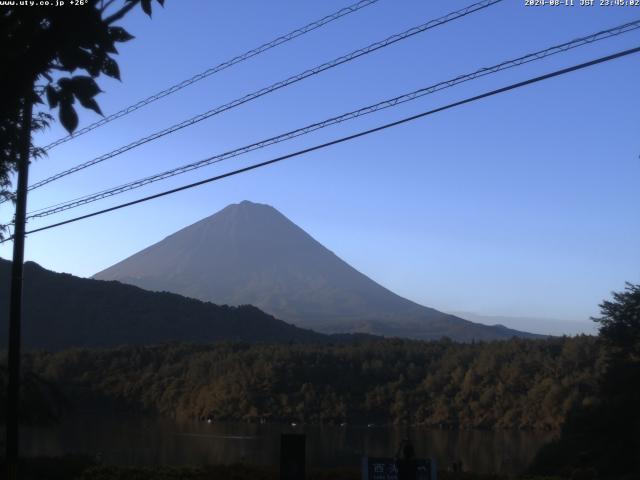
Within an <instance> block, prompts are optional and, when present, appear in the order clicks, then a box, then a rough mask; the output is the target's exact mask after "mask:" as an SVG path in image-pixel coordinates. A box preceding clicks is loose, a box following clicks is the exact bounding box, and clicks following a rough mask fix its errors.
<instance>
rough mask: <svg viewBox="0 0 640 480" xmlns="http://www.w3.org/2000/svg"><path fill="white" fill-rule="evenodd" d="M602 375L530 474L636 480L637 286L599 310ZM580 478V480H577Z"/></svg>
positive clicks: (639, 394)
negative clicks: (562, 473)
mask: <svg viewBox="0 0 640 480" xmlns="http://www.w3.org/2000/svg"><path fill="white" fill-rule="evenodd" d="M600 309H601V314H602V316H601V317H599V318H594V319H593V320H594V321H596V322H598V323H600V329H599V341H600V342H601V344H602V346H603V349H604V355H605V370H604V372H603V373H602V375H601V376H600V378H599V381H598V392H597V398H596V399H595V401H590V402H588V403H586V404H585V402H583V404H582V405H579V406H578V407H577V408H575V409H574V410H573V411H572V412H571V413H570V415H569V416H568V418H567V421H566V423H565V425H564V427H563V429H562V434H561V436H560V439H559V440H558V441H557V442H554V443H552V444H551V445H549V446H548V447H546V448H545V449H543V450H542V451H541V452H540V454H539V455H538V458H537V459H536V461H535V462H534V472H537V473H558V470H564V471H565V472H567V473H569V472H571V471H573V472H580V473H579V474H580V475H582V474H584V473H585V472H590V471H591V472H594V474H595V472H596V471H597V473H598V476H599V478H616V479H621V478H625V479H626V478H629V479H631V478H640V285H633V284H631V283H627V285H626V288H625V290H624V291H623V292H614V293H613V299H612V300H605V301H604V302H602V303H601V304H600ZM580 478H582V477H580Z"/></svg>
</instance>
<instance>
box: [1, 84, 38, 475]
mask: <svg viewBox="0 0 640 480" xmlns="http://www.w3.org/2000/svg"><path fill="white" fill-rule="evenodd" d="M31 95H32V92H31V88H30V89H29V90H27V91H26V93H25V95H24V104H23V106H22V108H23V111H22V129H21V135H22V138H21V139H20V140H21V142H20V143H21V145H20V152H19V156H18V165H17V167H18V168H17V170H18V187H17V191H16V214H15V219H14V230H13V263H12V264H11V298H10V303H9V385H8V389H7V390H8V398H7V478H8V479H9V480H17V479H18V457H19V437H18V433H19V432H18V416H19V410H20V326H21V323H22V274H23V263H24V232H25V223H26V215H27V185H28V182H29V154H30V149H31V115H32V112H31V109H32V106H33V102H32V100H31Z"/></svg>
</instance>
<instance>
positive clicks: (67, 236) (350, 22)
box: [0, 0, 640, 320]
mask: <svg viewBox="0 0 640 480" xmlns="http://www.w3.org/2000/svg"><path fill="white" fill-rule="evenodd" d="M468 3H471V2H465V1H459V0H447V1H395V0H380V1H379V2H378V3H377V4H376V5H374V6H371V7H368V8H366V9H364V10H362V11H361V12H358V13H356V14H353V15H349V16H347V17H345V18H343V19H341V20H339V21H337V22H334V23H332V24H331V25H329V26H327V27H324V28H322V29H320V30H317V31H315V32H313V33H310V34H308V35H305V36H304V37H302V38H299V39H296V40H294V41H293V42H291V43H289V44H287V45H285V46H281V47H278V48H277V49H274V50H272V51H270V52H268V53H266V54H263V55H261V56H259V57H258V58H255V59H253V60H251V61H248V62H245V63H243V64H241V65H238V66H235V67H233V68H231V69H229V70H226V71H224V72H223V73H220V74H217V75H214V76H213V77H210V78H209V79H207V80H204V81H202V82H200V83H198V84H196V85H195V86H192V87H189V88H188V89H185V90H183V91H181V92H180V93H178V94H175V95H172V96H171V97H169V98H166V99H164V100H162V101H159V102H157V103H155V104H154V105H152V106H150V107H148V108H145V109H143V110H140V111H138V112H136V113H134V114H132V115H130V116H128V117H126V118H124V119H120V120H118V121H115V122H113V123H111V124H109V125H108V126H106V127H104V128H101V129H99V130H97V131H95V132H92V133H90V134H87V135H85V136H83V137H81V138H78V139H76V140H74V141H72V142H69V143H67V144H65V145H63V146H60V147H58V148H56V149H54V150H52V151H51V153H50V156H49V158H46V159H44V160H41V161H38V162H37V163H35V164H34V165H33V166H32V169H31V182H32V183H33V182H35V181H37V180H39V179H42V178H45V177H47V176H49V175H51V174H53V173H56V172H57V171H59V170H61V169H64V168H68V167H70V166H72V165H75V164H77V163H80V162H83V161H86V160H89V159H91V158H93V157H95V156H97V155H100V154H102V153H106V152H108V151H110V150H112V149H114V148H116V147H118V146H120V145H123V144H125V143H129V142H130V141H132V140H135V139H137V138H138V137H141V136H144V135H146V134H148V133H151V132H153V131H155V130H158V129H161V128H164V127H166V126H168V125H170V124H173V123H176V122H178V121H181V120H183V119H186V118H188V117H190V116H192V115H195V114H197V113H201V112H203V111H205V110H208V109H210V108H212V107H215V106H218V105H221V104H223V103H227V102H228V101H231V100H233V99H236V98H238V97H240V96H243V95H245V94H247V93H250V92H252V91H254V90H256V89H259V88H261V87H263V86H267V85H269V84H271V83H273V82H275V81H278V80H281V79H284V78H286V77H288V76H290V75H292V74H296V73H298V72H300V71H302V70H305V69H307V68H309V67H313V66H315V65H317V64H320V63H323V62H325V61H327V60H331V59H333V58H334V57H337V56H339V55H342V54H344V53H347V52H350V51H351V50H354V49H355V48H358V47H361V46H364V45H367V44H369V43H371V42H373V41H377V40H380V39H382V38H384V37H386V36H388V35H390V34H393V33H396V32H399V31H402V30H405V29H407V28H409V27H412V26H414V25H417V24H419V23H423V22H425V21H427V20H429V19H432V18H436V17H439V16H441V15H443V14H446V13H448V12H450V11H452V10H455V9H457V8H461V7H463V6H465V5H467V4H468ZM575 3H578V4H579V3H580V2H579V0H576V1H575ZM348 4H349V2H348V1H328V0H324V1H315V2H310V1H305V2H302V1H271V2H264V1H242V2H239V1H226V0H225V1H223V0H218V1H215V2H203V1H200V0H179V1H178V0H168V1H167V4H166V8H165V9H164V10H161V9H159V8H158V7H157V5H156V4H154V7H155V12H154V17H153V19H152V20H149V19H148V18H147V17H146V16H144V15H143V14H142V13H141V12H135V14H133V15H131V16H130V17H129V18H127V19H126V22H125V23H124V26H126V28H127V29H128V30H129V31H130V32H131V33H133V34H134V35H135V36H136V37H137V38H136V40H134V41H131V42H129V43H128V44H126V45H121V47H120V48H119V49H120V57H119V63H120V67H121V71H122V77H123V82H122V83H119V82H117V81H110V80H108V79H100V84H101V86H102V88H103V90H104V91H105V93H103V94H101V95H100V96H99V97H98V101H99V103H100V105H101V106H102V109H103V111H104V112H106V113H111V112H114V111H116V110H118V109H120V108H122V107H124V106H126V105H128V104H131V103H133V102H135V101H137V100H139V99H141V98H143V97H145V96H147V95H149V94H151V93H155V92H156V91H158V90H161V89H163V88H165V87H167V86H169V85H171V84H173V83H176V82H178V81H180V80H182V79H184V78H187V77H189V76H191V75H193V74H195V73H198V72H200V71H202V70H204V69H206V68H208V67H210V66H213V65H215V64H218V63H220V62H221V61H224V60H226V59H228V58H230V57H232V56H235V55H237V54H239V53H242V52H244V51H245V50H248V49H250V48H252V47H255V46H257V45H259V44H261V43H263V42H265V41H268V40H270V39H272V38H274V37H275V36H277V35H280V34H282V33H285V32H288V31H290V30H292V29H294V28H296V27H298V26H301V25H304V24H306V23H308V22H310V21H312V20H315V19H317V18H319V17H322V16H324V15H326V14H328V13H331V12H333V11H335V10H337V9H339V8H341V7H343V6H346V5H348ZM639 17H640V8H633V7H599V6H594V7H580V6H574V7H565V6H560V7H548V6H546V7H525V6H524V0H506V1H505V2H503V3H502V4H498V5H496V6H493V7H491V8H489V9H486V10H484V11H482V12H479V13H477V14H474V15H471V16H469V17H466V18H464V19H461V20H458V21H455V22H452V23H450V24H447V25H445V26H441V27H438V28H437V29H434V30H431V31H429V32H426V33H423V34H420V35H418V36H415V37H413V38H412V39H409V40H406V41H403V42H400V43H399V44H396V45H394V46H391V47H388V48H386V49H384V50H383V51H379V52H376V53H373V54H371V55H368V56H366V57H364V58H361V59H359V60H356V61H354V62H351V63H349V64H347V65H343V66H340V67H337V68H335V69H333V70H330V71H328V72H325V73H323V74H321V75H319V76H316V77H314V78H311V79H308V80H305V81H303V82H300V83H298V84H296V85H294V86H292V87H289V88H286V89H283V90H280V91H278V92H276V93H273V94H271V95H268V96H266V97H263V98H261V99H259V100H256V101H254V102H251V103H249V104H245V105H243V106H241V107H239V108H236V109H234V110H232V111H230V112H227V113H224V114H222V115H219V116H216V117H214V118H212V119H209V120H206V121H204V122H202V123H200V124H198V125H197V126H194V127H191V128H188V129H185V130H183V131H181V132H179V133H177V134H174V135H171V136H169V137H165V138H163V139H161V140H158V141H156V142H153V143H151V144H148V145H146V146H144V147H141V148H138V149H136V150H134V151H132V152H128V153H126V154H124V155H121V156H119V157H117V158H115V159H112V160H109V161H107V162H105V163H103V164H102V165H100V166H96V167H94V168H91V169H88V170H85V171H83V172H82V173H79V174H76V175H73V176H69V177H67V178H66V179H64V180H62V181H59V182H56V183H54V184H51V185H48V186H46V187H44V188H42V189H39V190H36V191H34V192H33V193H32V194H31V195H30V198H29V207H30V210H31V209H35V208H40V207H45V206H48V205H49V204H52V203H58V202H60V201H64V200H67V199H70V198H74V197H77V196H80V195H84V194H87V193H91V192H94V191H97V190H102V189H104V188H108V187H110V186H114V185H118V184H121V183H124V182H126V181H129V180H134V179H137V178H139V177H141V176H144V175H148V174H151V173H154V172H157V171H160V170H164V169H167V168H171V167H174V166H178V165H181V164H183V163H188V162H191V161H194V160H198V159H200V158H203V157H206V156H209V155H213V154H215V153H220V152H223V151H226V150H229V149H232V148H235V147H239V146H242V145H245V144H247V143H251V142H253V141H256V140H260V139H262V138H266V137H268V136H271V135H275V134H278V133H281V132H284V131H287V130H290V129H292V128H295V127H298V126H302V125H306V124H308V123H312V122H314V121H318V120H322V119H324V118H326V117H329V116H333V115H336V114H340V113H343V112H346V111H348V110H352V109H355V108H358V107H360V106H364V105H367V104H370V103H374V102H376V101H379V100H383V99H385V98H387V97H391V96H395V95H398V94H402V93H405V92H408V91H411V90H414V89H416V88H419V87H422V86H427V85H430V84H432V83H435V82H438V81H440V80H446V79H448V78H451V77H454V76H457V75H459V74H463V73H467V72H470V71H473V70H476V69H477V68H480V67H484V66H489V65H492V64H494V63H498V62H500V61H502V60H507V59H510V58H512V57H516V56H520V55H523V54H526V53H529V52H531V51H534V50H538V49H541V48H544V47H547V46H551V45H554V44H557V43H562V42H564V41H568V40H571V39H573V38H575V37H578V36H583V35H586V34H589V33H592V32H595V31H597V30H601V29H604V28H608V27H611V26H615V25H617V24H620V23H623V22H626V21H630V20H634V19H637V18H639ZM638 45H640V32H632V33H630V34H626V35H624V36H621V37H618V38H615V39H610V40H606V41H603V42H600V43H598V44H596V45H590V46H587V47H585V48H581V49H579V50H577V51H571V52H569V53H567V54H562V55H558V56H555V57H552V58H550V59H546V60H543V61H541V62H536V63H533V64H531V65H527V66H524V67H520V68H517V69H513V70H510V71H508V72H502V73H500V74H498V75H493V76H491V77H488V78H485V79H481V80H479V81H474V82H470V83H467V84H465V85H461V86H459V87H456V88H454V89H450V90H446V91H443V92H440V93H437V94H435V95H430V96H427V97H424V98H422V99H420V100H418V101H415V102H411V103H409V104H406V105H403V106H400V107H398V108H394V109H390V110H387V111H385V112H382V113H379V114H375V115H372V116H369V117H367V118H361V119H358V120H357V121H353V122H349V123H347V124H343V125H340V126H336V127H332V128H329V129H326V130H324V131H321V132H317V133H315V134H312V135H308V136H305V137H302V138H300V139H298V140H295V141H292V142H286V143H284V144H281V145H279V146H277V147H275V148H270V149H265V150H262V151H260V152H257V153H254V154H251V155H248V156H246V157H242V158H237V159H234V160H229V161H227V162H225V163H223V164H220V165H217V166H214V167H208V168H206V169H203V170H199V171H196V172H193V173H190V174H187V175H182V176H179V177H176V178H174V179H172V180H169V181H165V182H160V183H157V184H154V185H153V186H150V187H147V188H145V189H141V190H137V191H134V192H131V193H128V194H126V195H120V196H117V197H115V198H113V199H111V200H109V201H102V202H98V203H95V204H93V205H91V206H88V207H86V208H82V209H76V210H72V211H70V212H67V213H66V214H63V215H57V216H52V217H48V218H46V219H43V220H40V221H34V222H31V224H30V225H29V227H30V228H36V227H38V226H43V225H46V224H48V223H51V222H53V221H54V220H55V221H60V220H63V219H65V218H70V217H73V216H76V215H78V214H80V213H87V212H90V211H93V210H94V209H96V208H104V207H106V206H109V205H113V204H116V203H120V202H122V201H124V200H130V199H134V198H138V197H139V196H142V195H146V194H149V193H153V192H157V191H161V190H164V189H167V188H170V187H173V186H177V185H181V184H184V183H188V182H190V181H194V180H197V179H200V178H205V177H208V176H211V175H213V174H216V173H221V172H224V171H226V170H228V169H232V168H237V167H238V166H242V165H247V164H248V163H250V162H255V161H262V160H265V159H268V158H271V157H273V156H276V155H278V154H282V153H285V152H289V151H293V150H296V149H299V148H302V147H305V146H309V145H313V144H316V143H321V142H323V141H327V140H329V139H332V138H335V137H338V136H342V135H345V134H349V133H353V132H356V131H359V130H361V129H364V128H368V127H371V126H375V125H378V124H381V123H385V122H388V121H392V120H395V119H398V118H401V117H403V116H406V115H410V114H414V113H417V112H420V111H423V110H427V109H430V108H433V107H436V106H439V105H443V104H445V103H448V102H451V101H454V100H458V99H462V98H464V97H466V96H470V95H474V94H478V93H481V92H483V91H485V90H489V89H492V88H496V87H498V86H502V85H506V84H508V83H511V82H514V81H517V80H521V79H525V78H528V77H530V76H534V75H537V74H541V73H544V72H548V71H552V70H554V69H557V68H560V67H564V66H568V65H572V64H574V63H578V62H581V61H585V60H587V59H591V58H595V57H597V56H601V55H604V54H608V53H612V52H615V51H618V50H622V49H625V48H631V47H634V46H638ZM639 73H640V55H636V56H632V57H627V58H624V59H621V60H617V61H614V62H610V63H608V64H605V65H601V66H597V67H594V68H591V69H589V70H586V71H581V72H578V73H573V74H570V75H568V76H566V77H562V78H558V79H553V80H551V81H548V82H545V83H541V84H537V85H534V86H530V87H527V88H525V89H520V90H518V91H514V92H510V93H507V94H504V95H500V96H499V97H494V98H490V99H486V100H483V101H480V102H476V103H474V104H471V105H467V106H463V107H460V108H457V109H455V110H450V111H448V112H444V113H441V114H438V115H435V116H432V117H429V118H426V119H422V120H419V121H416V122H413V123H411V124H408V125H404V126H400V127H397V128H395V129H392V130H387V131H385V132H383V133H380V134H377V135H374V136H369V137H367V138H363V139H359V140H356V141H353V142H350V143H348V144H343V145H340V146H336V147H332V148H329V149H326V150H323V151H320V152H316V153H313V154H310V155H306V156H304V157H300V158H297V159H294V160H290V161H287V162H285V163H281V164H279V165H277V166H272V167H268V168H265V169H261V170H259V171H253V172H251V173H249V174H245V175H243V176H239V177H234V178H230V179H226V180H224V181H221V182H218V183H214V184H210V185H207V186H204V187H200V188H197V189H192V190H190V191H187V192H183V193H179V194H177V195H173V196H171V197H165V198H163V199H160V200H156V201H154V202H152V203H147V204H144V205H139V206H135V207H132V208H129V209H126V210H121V211H118V212H114V213H110V214H107V215H103V216H100V217H96V218H93V219H90V220H86V221H82V222H79V223H76V224H73V225H69V226H64V227H61V228H57V229H52V230H49V231H47V232H43V233H38V234H34V235H32V236H30V237H29V238H28V240H27V250H26V258H27V259H30V260H34V261H37V262H38V263H40V264H42V265H43V266H45V267H47V268H50V269H53V270H56V271H65V272H70V273H73V274H76V275H81V276H89V275H91V274H93V273H95V272H97V271H99V270H102V269H104V268H105V267H107V266H109V265H111V264H113V263H115V262H117V261H119V260H121V259H123V258H124V257H126V256H128V255H130V254H133V253H135V252H136V251H138V250H140V249H141V248H143V247H145V246H147V245H150V244H152V243H154V242H156V241H158V240H160V239H162V238H164V237H165V236H166V235H168V234H170V233H172V232H174V231H176V230H178V229H180V228H182V227H184V226H187V225H189V224H191V223H193V222H195V221H197V220H199V219H201V218H203V217H205V216H208V215H210V214H213V213H215V212H216V211H218V210H219V209H221V208H223V207H224V206H226V205H227V204H229V203H233V202H238V201H241V200H243V199H248V200H252V201H256V202H263V203H268V204H270V205H273V206H275V207H276V208H278V209H279V210H280V211H282V212H283V213H284V214H285V215H287V216H288V217H289V218H290V219H291V220H293V221H294V222H295V223H297V224H298V225H300V226H301V227H302V228H304V229H305V230H306V231H307V232H309V233H310V234H311V235H312V236H314V237H315V238H316V239H317V240H319V241H320V242H321V243H323V244H324V245H325V246H327V247H328V248H329V249H331V250H333V251H334V252H335V253H336V254H338V255H339V256H340V257H342V258H343V259H344V260H346V261H347V262H349V263H350V264H352V265H353V266H354V267H356V268H357V269H359V270H360V271H362V272H363V273H365V274H367V275H369V276H370V277H372V278H373V279H374V280H376V281H378V282H379V283H381V284H382V285H384V286H386V287H388V288H390V289H392V290H393V291H395V292H397V293H399V294H401V295H403V296H405V297H408V298H410V299H411V300H414V301H417V302H419V303H422V304H425V305H428V306H432V307H436V308H439V309H443V310H455V311H470V312H476V313H479V314H484V315H504V316H510V315H519V316H527V317H536V316H543V317H553V318H558V319H564V320H584V319H586V318H587V317H588V316H589V315H594V314H596V313H597V311H598V310H597V304H598V303H599V302H600V301H601V300H602V299H603V298H605V297H607V296H608V295H609V293H610V291H612V290H620V289H622V288H623V286H624V282H625V281H634V282H639V281H640V268H639V267H640V248H639V247H640V216H639V215H638V206H639V205H638V204H639V202H638V189H637V186H638V183H639V175H640V159H639V155H640V134H639V133H640V132H639V127H640V122H639V120H638V113H639V112H640V94H639V92H638V74H639ZM97 118H98V116H97V115H95V114H93V113H92V112H89V113H85V114H83V115H82V117H81V126H82V125H83V124H84V125H86V124H88V123H89V122H92V121H95V120H96V119H97ZM62 133H63V132H62V130H61V129H60V128H59V127H57V126H56V127H54V128H52V129H51V130H49V131H48V132H47V133H46V134H43V135H41V136H40V137H38V139H37V140H38V142H40V143H41V144H46V143H48V142H50V141H52V140H55V139H57V138H58V137H60V136H61V135H62ZM0 213H1V214H2V216H3V218H4V219H5V220H6V219H7V218H9V217H10V212H9V210H8V209H7V208H6V207H5V208H4V209H2V210H1V211H0ZM0 255H2V256H3V257H5V258H6V257H9V256H10V246H8V245H6V244H5V245H3V246H2V248H1V249H0Z"/></svg>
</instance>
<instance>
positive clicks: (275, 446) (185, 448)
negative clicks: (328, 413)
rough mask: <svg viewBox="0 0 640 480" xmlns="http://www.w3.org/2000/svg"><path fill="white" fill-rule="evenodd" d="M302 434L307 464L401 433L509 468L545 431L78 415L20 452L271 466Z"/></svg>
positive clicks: (480, 467) (527, 456)
mask: <svg viewBox="0 0 640 480" xmlns="http://www.w3.org/2000/svg"><path fill="white" fill-rule="evenodd" d="M292 431H295V432H304V433H306V435H307V462H308V465H309V466H310V467H318V466H324V467H338V466H349V465H351V466H356V465H358V464H359V461H360V457H362V456H363V455H369V456H393V455H394V454H395V451H396V449H397V447H398V445H399V444H400V441H401V440H402V439H403V438H404V437H406V436H407V435H408V436H409V438H411V440H412V441H413V443H414V446H415V449H416V453H417V455H418V456H421V457H422V456H428V457H434V458H436V460H437V461H438V465H439V466H440V467H444V468H446V467H447V466H448V465H449V464H450V463H451V462H453V461H456V460H462V463H463V467H464V469H465V470H469V471H475V472H485V473H490V472H497V473H508V474H515V473H520V472H522V471H523V470H524V468H526V466H527V464H528V463H529V462H530V461H531V460H532V459H533V456H534V455H535V454H536V452H537V451H538V449H539V448H540V447H541V446H542V445H543V444H544V443H545V442H547V441H549V440H550V439H551V437H552V434H550V433H539V432H538V433H536V432H488V431H486V432H485V431H462V432H455V431H446V430H428V429H424V428H409V429H407V428H406V427H394V426H385V427H358V426H346V427H337V426H298V427H296V428H293V427H290V426H287V425H274V424H267V425H256V424H243V423H212V424H208V423H205V422H195V421H194V422H175V421H172V420H167V419H157V418H148V417H122V416H119V417H105V416H90V415H79V416H75V417H73V418H67V419H66V420H64V421H63V422H62V423H61V424H59V425H57V426H54V427H50V428H24V429H23V431H22V435H21V443H22V447H21V448H22V452H23V454H24V455H25V456H40V455H43V456H56V455H62V454H66V453H84V454H89V455H95V456H98V457H99V458H101V459H102V461H103V462H104V463H109V464H120V465H205V464H223V463H235V462H247V463H252V464H258V465H276V464H277V463H278V459H279V437H280V434H281V433H283V432H292Z"/></svg>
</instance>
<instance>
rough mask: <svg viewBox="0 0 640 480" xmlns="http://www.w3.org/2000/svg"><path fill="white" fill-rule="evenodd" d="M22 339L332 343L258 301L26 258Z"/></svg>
mask: <svg viewBox="0 0 640 480" xmlns="http://www.w3.org/2000/svg"><path fill="white" fill-rule="evenodd" d="M10 269H11V262H8V261H6V260H2V259H0V280H2V282H1V283H0V295H1V296H2V297H1V299H2V305H3V310H4V311H3V312H1V313H2V320H1V321H0V345H6V342H7V324H6V319H7V318H8V314H7V310H8V307H7V305H8V298H9V287H8V286H9V278H10ZM23 305H24V307H23V321H22V341H23V345H24V346H25V347H26V348H38V349H47V350H58V349H63V348H68V347H110V346H118V345H124V344H128V345H148V344H156V343H167V342H192V343H209V342H213V341H218V340H237V341H244V342H251V343H286V342H291V341H294V342H301V343H327V342H333V341H336V342H340V341H343V340H348V338H345V337H346V336H336V337H334V336H326V335H322V334H319V333H316V332H312V331H309V330H304V329H301V328H298V327H295V326H293V325H289V324H287V323H285V322H282V321H280V320H277V319H275V318H273V317H272V316H271V315H268V314H266V313H264V312H262V311H261V310H259V309H258V308H256V307H253V306H248V305H245V306H240V307H229V306H218V305H214V304H211V303H207V302H202V301H199V300H195V299H192V298H186V297H182V296H180V295H176V294H174V293H166V292H164V293H158V292H150V291H147V290H143V289H141V288H138V287H134V286H131V285H125V284H122V283H119V282H104V281H99V280H92V279H86V278H79V277H74V276H73V275H69V274H65V273H55V272H52V271H49V270H46V269H44V268H42V267H41V266H39V265H38V264H36V263H33V262H27V263H26V264H25V271H24V301H23Z"/></svg>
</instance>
